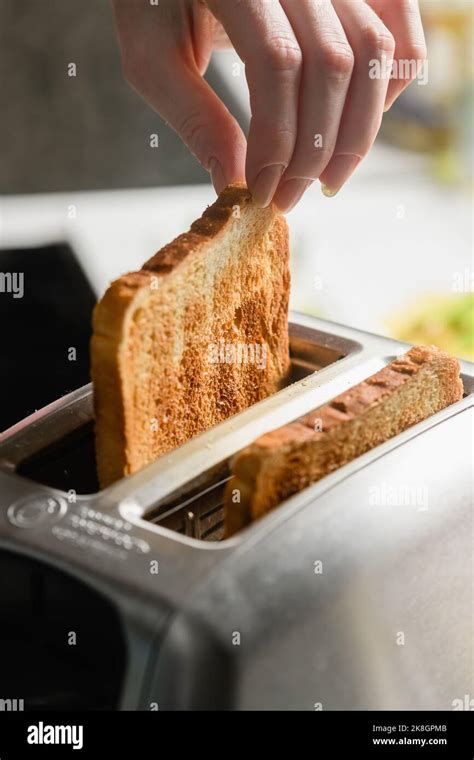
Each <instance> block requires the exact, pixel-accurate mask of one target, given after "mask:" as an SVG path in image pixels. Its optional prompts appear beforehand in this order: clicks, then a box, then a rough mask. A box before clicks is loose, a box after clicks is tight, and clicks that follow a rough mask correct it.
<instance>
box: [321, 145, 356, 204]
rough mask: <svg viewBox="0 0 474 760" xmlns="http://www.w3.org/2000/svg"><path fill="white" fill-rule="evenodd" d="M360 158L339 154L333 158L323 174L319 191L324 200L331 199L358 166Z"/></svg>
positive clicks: (349, 154) (348, 154)
mask: <svg viewBox="0 0 474 760" xmlns="http://www.w3.org/2000/svg"><path fill="white" fill-rule="evenodd" d="M360 162H361V158H360V156H356V155H354V154H352V153H341V154H339V155H338V156H333V158H332V159H331V160H330V162H329V164H328V165H327V166H326V168H325V170H324V172H323V179H322V182H321V190H322V192H323V195H325V196H326V198H333V197H334V196H335V195H336V193H337V192H339V190H340V189H341V187H342V186H343V184H344V183H345V182H347V180H348V179H349V177H350V176H351V174H352V172H353V171H354V170H355V169H356V168H357V166H358V165H359V164H360Z"/></svg>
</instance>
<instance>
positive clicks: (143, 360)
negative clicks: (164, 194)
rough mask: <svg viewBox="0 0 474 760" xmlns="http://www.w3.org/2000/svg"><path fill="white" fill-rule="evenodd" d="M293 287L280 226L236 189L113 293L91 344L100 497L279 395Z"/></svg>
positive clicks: (279, 219)
mask: <svg viewBox="0 0 474 760" xmlns="http://www.w3.org/2000/svg"><path fill="white" fill-rule="evenodd" d="M289 287H290V276H289V270H288V228H287V224H286V221H285V219H284V217H283V216H281V215H279V214H277V212H276V210H275V209H274V208H273V207H270V208H265V209H260V208H257V207H256V206H255V205H254V204H253V202H252V199H251V195H250V193H249V192H248V190H247V189H246V187H245V186H244V185H241V184H236V185H232V186H229V187H228V188H226V189H225V190H224V191H223V192H222V193H221V195H220V196H219V198H218V199H217V201H216V202H215V203H214V204H213V205H212V206H210V207H209V208H208V209H207V210H206V211H205V212H204V214H203V215H202V217H201V218H200V219H198V220H197V221H196V222H194V223H193V225H192V226H191V229H190V231H189V232H187V233H185V234H183V235H180V236H179V237H178V238H176V240H174V241H173V242H172V243H170V244H169V245H166V246H165V247H164V248H162V249H161V250H160V251H159V252H158V253H157V254H156V255H155V256H153V258H152V259H150V260H149V261H148V262H147V263H146V264H145V265H144V266H143V268H142V269H141V270H140V271H139V272H132V273H131V274H126V275H124V276H123V277H120V278H119V279H118V280H115V282H113V283H112V284H111V285H110V287H109V288H108V290H107V292H106V293H105V295H104V296H103V298H102V299H101V300H100V301H99V303H98V304H97V306H96V308H95V311H94V318H93V337H92V343H91V362H92V380H93V385H94V406H95V420H96V454H97V467H98V474H99V481H100V485H101V487H102V488H103V487H105V486H107V485H109V484H110V483H113V482H114V481H115V480H117V479H119V478H121V477H123V476H125V475H129V474H131V473H133V472H136V471H137V470H139V469H140V468H141V467H143V466H144V465H146V464H148V463H149V462H151V461H153V460H154V459H156V458H157V457H159V456H160V455H162V454H164V453H165V452H167V451H169V450H170V449H173V448H174V447H175V446H179V445H180V444H182V443H184V442H185V441H187V440H188V439H189V438H192V437H193V436H194V435H196V434H197V433H199V432H201V431H203V430H205V429H206V428H209V427H210V426H211V425H214V424H216V423H218V422H220V421H221V420H224V419H225V418H227V417H229V416H230V415H232V414H235V413H236V412H239V411H241V410H242V409H244V408H245V407H248V406H250V405H251V404H254V403H255V402H257V401H259V400H260V399H262V398H264V397H265V396H268V395H269V394H271V393H273V392H275V391H276V390H278V389H279V387H280V385H281V382H282V380H283V379H284V378H285V376H286V375H287V373H288V371H289V351H288V297H289Z"/></svg>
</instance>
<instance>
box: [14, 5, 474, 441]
mask: <svg viewBox="0 0 474 760" xmlns="http://www.w3.org/2000/svg"><path fill="white" fill-rule="evenodd" d="M421 4H422V12H423V17H424V24H425V30H426V36H427V42H428V52H429V64H428V69H427V71H426V73H427V76H424V77H423V78H421V79H420V82H415V83H413V84H412V86H411V87H410V88H409V90H408V91H407V92H406V93H405V94H404V95H403V96H402V97H401V98H400V99H399V101H398V102H397V104H396V105H395V106H394V107H393V108H392V109H391V111H390V112H389V113H388V114H387V115H386V116H385V118H384V123H383V128H382V130H381V133H380V135H379V137H378V139H377V143H376V145H375V147H374V149H373V151H372V152H371V154H370V156H369V157H368V158H367V159H365V161H364V162H363V164H362V166H361V167H360V169H359V170H358V172H357V173H356V174H355V175H354V177H353V178H352V179H351V180H350V182H349V184H348V185H347V186H346V187H345V188H344V189H343V190H342V191H341V192H340V194H339V195H338V196H337V197H336V198H333V199H327V198H324V197H323V196H322V194H321V192H320V188H319V183H314V186H313V187H312V188H311V189H310V191H309V192H308V193H307V194H306V196H305V197H304V199H303V200H302V202H300V204H299V205H298V206H297V207H296V209H294V210H293V211H292V212H291V213H290V214H289V216H288V221H289V224H290V232H291V247H292V275H293V286H292V307H293V308H295V309H298V310H300V311H305V312H308V313H311V314H316V315H318V316H321V317H324V318H326V319H329V320H333V321H336V322H342V323H346V324H349V325H351V326H353V327H358V328H361V329H365V330H370V331H373V332H379V333H383V334H389V335H391V336H394V337H398V338H401V339H403V340H407V341H409V342H420V343H435V344H436V345H438V346H440V347H443V348H446V349H447V350H449V351H451V352H452V353H454V354H456V355H458V356H460V357H463V358H468V359H473V358H474V324H473V320H474V317H473V298H474V296H473V289H474V282H473V271H474V270H473V260H472V249H473V246H472V243H473V224H472V220H473V217H472V166H473V148H472V135H473V89H472V84H473V49H474V48H473V5H474V4H473V3H472V2H471V0H459V1H458V0H422V3H421ZM238 61H239V59H238V58H237V56H236V54H235V53H234V52H233V51H225V52H218V53H216V54H215V55H214V57H213V60H212V63H211V66H210V68H209V71H208V73H207V75H206V77H207V79H208V80H209V81H210V83H211V84H212V86H213V87H214V88H215V89H216V90H217V92H218V93H219V94H220V96H221V97H222V99H223V100H224V101H225V102H226V104H227V105H228V107H229V108H230V109H231V111H232V112H233V113H234V114H235V115H236V116H237V118H238V120H239V121H240V123H241V124H242V126H243V127H244V128H246V127H247V126H248V121H249V107H248V93H247V88H246V83H245V72H244V68H243V66H235V64H236V63H238ZM71 63H74V64H75V69H76V75H75V76H69V73H68V72H69V71H70V68H69V67H70V64H71ZM0 82H1V88H0V99H1V114H2V117H1V120H0V154H1V158H0V276H1V273H5V272H15V271H18V272H19V271H21V272H24V296H23V298H21V299H20V298H17V299H14V298H13V297H12V295H11V293H7V292H2V288H1V287H0V319H1V322H2V328H3V329H2V333H4V335H5V337H4V340H3V347H2V349H1V364H0V378H1V383H2V385H1V388H0V390H2V391H3V393H7V395H8V398H11V399H16V401H15V403H13V401H12V403H11V404H6V405H4V406H6V407H8V409H4V411H3V412H1V413H0V430H1V429H3V428H5V427H7V425H9V424H12V423H13V422H15V421H16V420H17V419H20V418H21V417H22V416H24V415H25V414H26V413H29V412H31V411H34V409H35V408H37V407H39V406H41V405H43V404H44V403H47V401H50V400H53V399H54V398H56V397H57V396H59V395H61V393H64V392H65V391H68V390H72V389H73V388H74V387H77V386H79V385H81V384H83V383H85V382H87V381H88V353H87V352H88V349H87V346H88V339H89V334H90V327H89V316H88V315H89V314H90V310H91V308H92V305H93V303H94V301H95V299H96V297H97V296H98V295H100V294H101V293H102V292H103V290H104V289H105V288H106V286H107V284H108V283H109V282H110V280H111V279H113V278H115V277H117V276H119V275H120V274H122V273H123V272H126V271H130V270H133V269H136V268H139V267H140V266H141V264H142V263H143V262H144V261H145V260H146V259H147V258H149V257H150V256H151V255H152V254H153V253H154V252H155V251H156V250H157V249H158V248H160V247H161V246H162V245H163V244H164V243H166V242H168V241H169V240H170V239H172V238H173V237H174V236H175V235H177V234H179V233H180V232H182V231H183V230H185V229H186V228H187V227H188V225H189V224H190V223H191V221H192V220H193V219H194V218H196V217H197V216H199V215H200V214H201V213H202V210H203V209H204V208H205V206H206V205H207V204H209V203H211V202H212V201H213V200H214V198H215V194H214V191H213V189H212V186H211V184H210V182H209V177H208V175H207V173H206V172H205V171H203V170H202V169H201V167H200V166H199V165H198V163H197V162H196V160H195V159H194V158H193V157H192V156H191V155H190V154H189V153H188V151H187V149H186V148H185V147H184V146H183V145H182V144H181V142H180V140H179V138H178V137H177V136H176V135H175V134H174V133H173V132H172V131H171V130H170V129H169V128H168V127H167V126H166V125H165V123H164V122H163V121H162V120H161V119H160V118H159V117H158V116H157V114H155V113H154V112H153V111H152V110H151V109H150V108H149V107H148V106H147V105H146V104H145V103H144V102H143V101H142V100H141V99H140V98H139V97H138V96H137V95H136V94H135V93H134V92H133V91H132V90H131V88H130V87H129V86H128V85H127V83H126V82H125V81H124V79H123V77H122V73H121V66H120V59H119V53H118V48H117V43H116V39H115V31H114V27H113V23H112V15H111V12H110V8H109V3H108V0H82V2H80V3H78V2H76V0H0ZM177 95H178V96H179V93H177ZM152 135H157V136H158V140H155V141H153V140H151V139H150V138H151V136H152ZM154 142H158V146H157V147H152V143H154ZM15 267H16V269H15ZM2 282H3V291H6V290H7V288H6V285H5V283H7V280H6V279H5V278H4V279H3V280H1V279H0V286H1V285H2ZM5 325H6V326H7V329H6V330H5ZM52 333H54V335H55V339H54V342H53V343H51V340H50V338H49V337H48V336H50V335H51V334H52ZM48 340H49V343H48ZM71 348H75V349H76V358H75V359H73V360H71V359H70V356H71V352H70V349H71ZM58 357H59V358H58ZM32 378H34V387H35V391H34V393H33V392H32V391H31V385H32ZM28 388H29V389H30V390H29V393H28ZM19 389H20V390H19ZM25 399H27V401H25Z"/></svg>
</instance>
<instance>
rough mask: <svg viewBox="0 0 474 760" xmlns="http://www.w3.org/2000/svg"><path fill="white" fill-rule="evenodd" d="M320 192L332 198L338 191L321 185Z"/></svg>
mask: <svg viewBox="0 0 474 760" xmlns="http://www.w3.org/2000/svg"><path fill="white" fill-rule="evenodd" d="M321 192H322V194H323V195H325V196H326V198H334V196H335V195H337V194H338V192H339V191H338V190H331V188H330V187H328V186H327V185H321Z"/></svg>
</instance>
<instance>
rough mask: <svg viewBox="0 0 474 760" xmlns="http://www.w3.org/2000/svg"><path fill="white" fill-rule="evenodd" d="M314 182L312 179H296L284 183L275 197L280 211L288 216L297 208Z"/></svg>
mask: <svg viewBox="0 0 474 760" xmlns="http://www.w3.org/2000/svg"><path fill="white" fill-rule="evenodd" d="M312 182H313V180H312V179H304V178H299V177H297V178H295V179H288V180H286V182H283V184H282V185H281V187H279V188H278V192H277V194H276V195H275V198H274V202H275V205H276V207H277V208H278V210H279V211H281V212H282V213H284V214H287V213H288V211H291V209H292V208H294V207H295V206H296V204H297V203H298V201H299V200H300V198H301V196H302V195H303V193H304V192H305V190H307V189H308V187H309V186H310V185H311V183H312Z"/></svg>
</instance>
